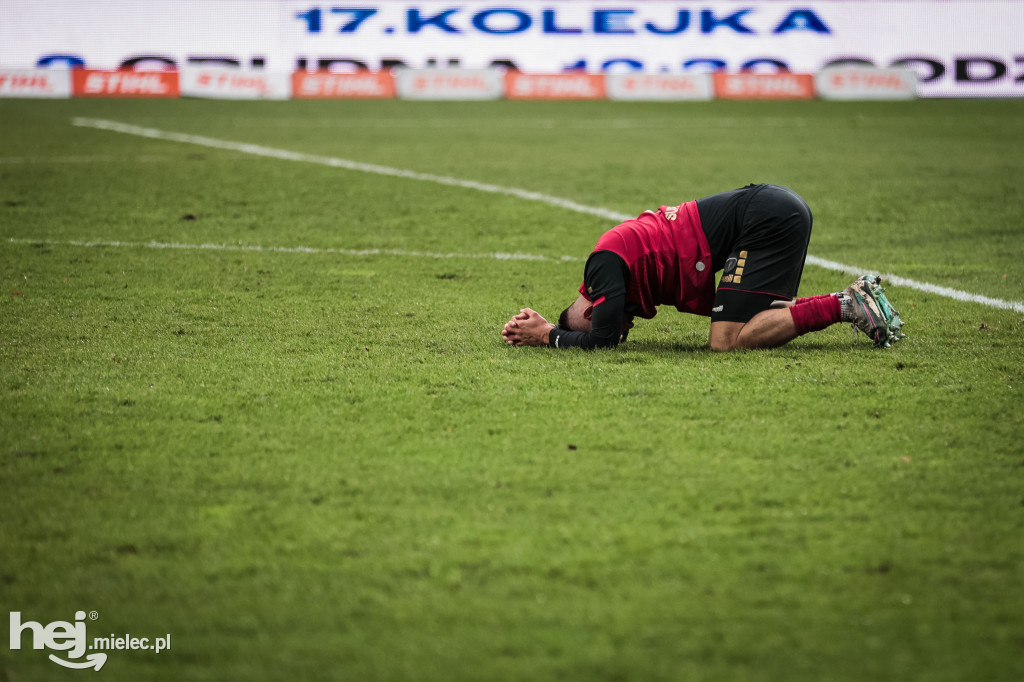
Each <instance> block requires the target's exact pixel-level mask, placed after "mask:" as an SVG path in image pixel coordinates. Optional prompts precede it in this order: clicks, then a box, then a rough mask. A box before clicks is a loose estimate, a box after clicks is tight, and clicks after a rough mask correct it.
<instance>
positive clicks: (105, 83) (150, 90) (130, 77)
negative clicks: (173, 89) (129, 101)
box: [85, 73, 168, 95]
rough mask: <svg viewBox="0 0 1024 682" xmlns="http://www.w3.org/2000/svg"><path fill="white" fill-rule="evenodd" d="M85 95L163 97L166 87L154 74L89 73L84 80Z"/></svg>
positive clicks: (166, 90)
mask: <svg viewBox="0 0 1024 682" xmlns="http://www.w3.org/2000/svg"><path fill="white" fill-rule="evenodd" d="M85 92H86V93H87V94H91V95H96V94H101V93H102V94H108V95H114V94H121V95H138V94H144V95H164V94H166V93H167V92H168V88H167V85H166V84H165V83H164V82H163V81H162V80H160V77H159V76H157V75H156V74H150V73H147V74H139V73H91V74H89V77H88V78H86V79H85Z"/></svg>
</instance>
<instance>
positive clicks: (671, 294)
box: [550, 201, 715, 348]
mask: <svg viewBox="0 0 1024 682" xmlns="http://www.w3.org/2000/svg"><path fill="white" fill-rule="evenodd" d="M712 273H713V270H712V267H711V251H710V249H709V247H708V242H707V239H706V238H705V236H704V232H703V230H702V228H701V223H700V214H699V213H698V212H697V202H696V201H689V202H686V203H683V204H681V205H679V206H662V207H661V208H659V209H658V210H657V211H645V212H644V213H642V214H640V215H639V216H638V217H637V218H635V219H633V220H627V221H626V222H624V223H621V224H620V225H617V226H616V227H614V228H612V229H611V230H609V231H607V232H605V233H604V234H603V235H602V236H601V238H600V239H598V240H597V245H596V246H595V247H594V251H593V252H592V253H591V255H590V258H588V259H587V265H586V267H585V268H584V273H583V284H581V285H580V293H581V294H582V295H583V297H584V298H586V299H587V300H589V301H592V302H593V303H594V310H593V316H592V318H591V322H592V323H593V328H592V331H591V332H571V331H568V330H564V329H560V328H556V330H554V331H553V332H552V334H551V341H550V343H551V345H553V346H558V347H565V346H581V347H584V348H593V347H595V346H613V345H616V344H617V343H618V342H619V338H620V334H621V331H622V322H623V319H624V318H626V317H627V316H628V317H633V316H636V317H644V318H652V317H654V316H655V315H656V314H657V312H658V309H657V308H658V306H659V305H673V306H675V307H676V309H677V310H679V311H681V312H686V313H694V314H697V315H705V316H707V315H710V314H711V307H712V302H713V301H714V296H715V283H714V278H713V277H712Z"/></svg>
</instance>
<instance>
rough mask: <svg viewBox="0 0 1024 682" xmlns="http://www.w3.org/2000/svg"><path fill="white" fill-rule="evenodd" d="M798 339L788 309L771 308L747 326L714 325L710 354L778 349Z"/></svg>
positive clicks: (758, 314) (741, 324) (727, 323)
mask: <svg viewBox="0 0 1024 682" xmlns="http://www.w3.org/2000/svg"><path fill="white" fill-rule="evenodd" d="M786 303H790V302H789V301H787V302H786ZM799 335H800V333H799V331H798V330H797V327H796V324H795V323H794V322H793V315H792V314H791V313H790V312H789V306H788V305H787V306H785V307H769V308H767V309H765V310H762V311H761V312H759V313H757V314H756V315H754V316H753V317H752V318H750V319H749V320H747V321H746V322H730V321H726V320H717V321H713V322H712V323H711V336H710V345H711V350H732V349H733V348H750V349H753V348H775V347H777V346H782V345H784V344H786V343H789V342H790V341H792V340H793V339H795V338H796V337H797V336H799Z"/></svg>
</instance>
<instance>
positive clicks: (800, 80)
mask: <svg viewBox="0 0 1024 682" xmlns="http://www.w3.org/2000/svg"><path fill="white" fill-rule="evenodd" d="M714 84H715V97H717V98H718V99H814V76H812V75H810V74H806V73H716V74H714Z"/></svg>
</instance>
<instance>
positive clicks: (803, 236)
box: [709, 185, 841, 350]
mask: <svg viewBox="0 0 1024 682" xmlns="http://www.w3.org/2000/svg"><path fill="white" fill-rule="evenodd" d="M742 220H743V229H742V232H741V234H740V237H739V240H738V242H737V245H736V246H735V251H734V252H733V253H731V254H730V255H729V258H728V259H727V260H726V263H725V267H724V269H723V272H722V277H721V279H720V281H719V286H718V291H717V292H716V295H715V303H714V306H713V308H712V314H711V333H710V338H709V341H710V345H711V348H712V349H713V350H730V349H732V348H772V347H775V346H781V345H783V344H785V343H787V342H789V341H791V340H793V339H794V338H796V337H797V336H799V335H801V334H805V333H807V332H808V331H813V330H815V329H821V328H824V327H825V326H828V325H830V324H833V323H834V322H838V321H839V320H840V312H841V311H840V308H839V305H838V300H837V299H830V298H829V297H827V296H825V297H813V298H810V299H801V300H800V301H797V302H794V301H793V298H794V297H795V296H796V291H797V288H798V287H799V284H800V278H801V275H802V274H803V264H804V259H805V258H806V254H807V244H808V242H809V241H810V234H811V223H812V218H811V212H810V209H809V208H808V207H807V204H806V202H804V200H803V199H802V198H801V197H800V196H799V195H797V194H796V193H795V192H793V191H791V190H789V189H786V188H784V187H777V186H773V185H768V186H765V187H763V188H760V189H758V191H757V192H756V194H755V195H754V196H753V197H752V198H751V200H750V202H749V203H748V205H747V206H746V210H745V211H744V215H743V217H742Z"/></svg>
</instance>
